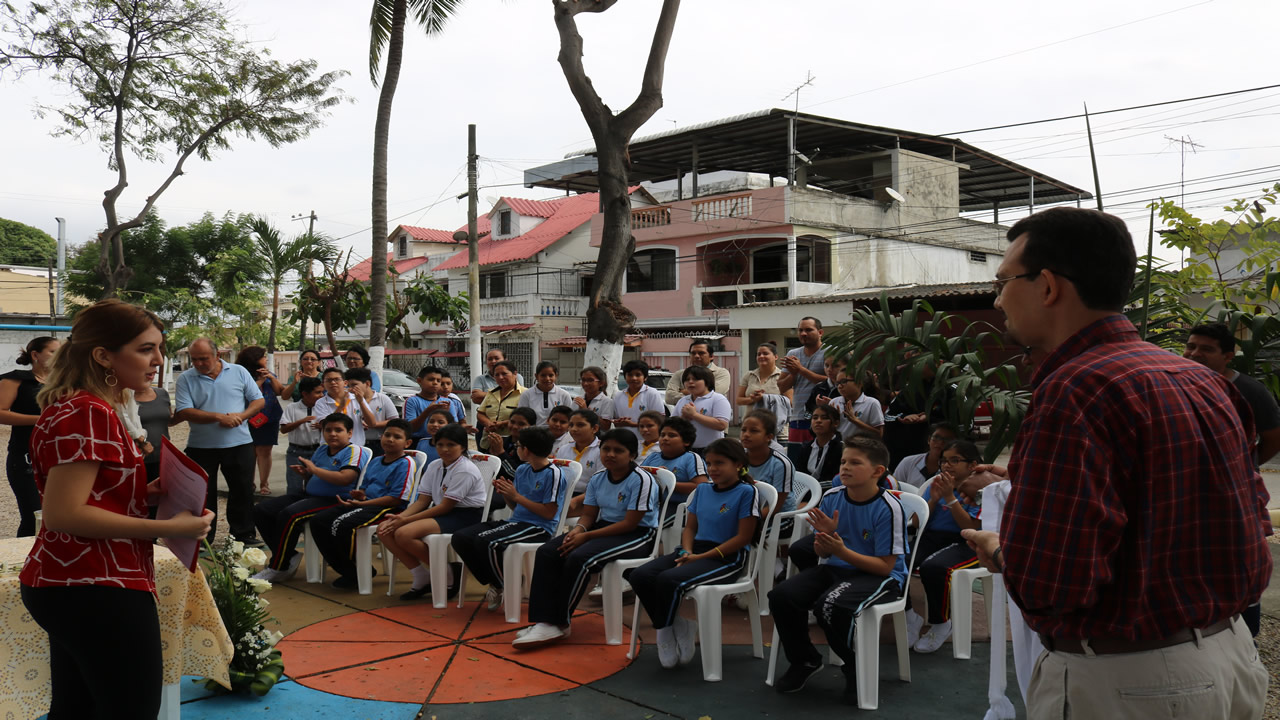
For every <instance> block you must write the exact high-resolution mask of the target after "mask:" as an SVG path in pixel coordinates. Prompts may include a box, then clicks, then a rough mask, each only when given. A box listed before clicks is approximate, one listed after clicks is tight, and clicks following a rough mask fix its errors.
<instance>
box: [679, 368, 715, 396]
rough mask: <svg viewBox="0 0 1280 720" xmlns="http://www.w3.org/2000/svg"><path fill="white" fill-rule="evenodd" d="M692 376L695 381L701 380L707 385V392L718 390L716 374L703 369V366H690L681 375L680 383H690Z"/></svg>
mask: <svg viewBox="0 0 1280 720" xmlns="http://www.w3.org/2000/svg"><path fill="white" fill-rule="evenodd" d="M690 376H692V377H693V379H694V380H701V381H703V382H705V383H706V384H707V390H709V391H711V392H714V391H715V389H716V374H715V373H713V372H711V371H710V370H708V369H707V368H704V367H702V366H701V365H690V366H689V367H687V368H685V369H684V372H682V373H680V382H682V383H683V382H688V381H689V378H690Z"/></svg>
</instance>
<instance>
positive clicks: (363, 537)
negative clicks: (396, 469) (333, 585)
mask: <svg viewBox="0 0 1280 720" xmlns="http://www.w3.org/2000/svg"><path fill="white" fill-rule="evenodd" d="M404 454H405V455H407V456H408V457H409V461H410V462H411V463H413V471H412V472H410V473H409V481H408V482H409V487H407V488H405V491H404V493H403V497H407V498H412V497H414V496H415V495H417V494H418V483H419V482H421V481H422V474H423V473H424V472H425V471H426V469H427V454H426V453H424V452H419V451H417V450H405V452H404ZM374 460H379V458H374V459H373V460H370V461H369V462H371V463H372V462H374ZM365 467H366V468H367V467H369V466H368V465H366V466H365ZM360 479H361V481H363V480H364V473H363V472H361V473H360ZM377 532H378V526H377V525H376V524H375V525H368V526H365V527H362V528H357V529H356V557H355V560H356V586H357V587H358V588H359V592H360V594H361V595H372V594H373V538H374V536H375V535H376V534H377ZM381 555H382V572H383V574H385V575H386V576H387V577H389V578H391V587H395V582H396V581H395V571H396V556H395V555H392V554H391V553H390V552H388V551H387V550H385V549H384V550H382V551H381ZM387 594H388V595H390V594H391V590H390V589H388V590H387Z"/></svg>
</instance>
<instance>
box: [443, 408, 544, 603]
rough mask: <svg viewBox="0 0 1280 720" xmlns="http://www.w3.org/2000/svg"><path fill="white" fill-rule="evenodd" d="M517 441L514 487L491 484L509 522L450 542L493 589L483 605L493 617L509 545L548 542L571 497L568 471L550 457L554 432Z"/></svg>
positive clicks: (526, 433)
mask: <svg viewBox="0 0 1280 720" xmlns="http://www.w3.org/2000/svg"><path fill="white" fill-rule="evenodd" d="M520 409H521V410H523V409H525V408H520ZM512 417H514V416H512ZM516 439H517V440H518V444H517V445H516V452H518V453H520V459H521V460H523V461H524V462H523V464H521V465H520V467H519V468H518V469H517V470H516V479H515V482H512V481H510V480H508V479H507V478H504V477H502V476H501V475H499V476H498V479H497V480H495V481H494V483H493V490H494V492H495V493H497V494H499V495H502V497H503V499H504V500H506V503H507V505H508V506H509V507H512V508H514V511H513V512H512V513H511V519H510V520H488V521H485V522H482V523H479V524H477V525H472V526H471V527H468V528H464V529H462V530H459V531H457V532H455V533H454V534H453V540H452V541H451V544H452V545H453V551H454V552H455V553H457V554H458V557H459V558H460V559H461V560H462V562H463V563H464V564H465V565H466V566H467V569H468V570H470V571H471V574H472V575H473V576H475V578H476V580H479V581H480V582H482V583H485V584H486V585H488V586H489V591H488V592H487V593H485V596H484V604H485V609H487V610H489V611H490V612H492V611H494V610H497V609H498V608H500V607H502V587H503V581H502V555H503V553H504V552H505V551H506V549H507V546H508V545H511V544H512V543H527V542H538V543H540V542H545V541H547V540H550V539H551V533H553V532H555V530H556V523H557V522H558V520H559V519H560V504H561V503H563V502H565V497H566V496H567V495H568V483H567V482H566V479H567V478H566V477H565V475H564V469H563V468H562V467H560V466H558V465H555V464H554V462H553V460H552V458H550V457H549V456H550V454H551V433H549V432H547V429H546V428H542V427H526V428H524V429H522V430H520V432H519V435H518V436H516Z"/></svg>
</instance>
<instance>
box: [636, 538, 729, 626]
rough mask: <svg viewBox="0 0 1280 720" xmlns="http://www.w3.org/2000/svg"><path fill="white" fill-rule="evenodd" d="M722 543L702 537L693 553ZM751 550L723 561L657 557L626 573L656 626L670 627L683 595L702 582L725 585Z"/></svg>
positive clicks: (678, 611)
mask: <svg viewBox="0 0 1280 720" xmlns="http://www.w3.org/2000/svg"><path fill="white" fill-rule="evenodd" d="M718 544H719V543H714V542H711V541H709V540H702V541H698V542H694V543H693V552H694V554H698V553H704V552H707V551H708V550H710V549H711V548H713V547H715V546H716V545H718ZM748 555H750V553H748V552H746V551H744V550H739V551H738V552H736V553H734V554H732V555H729V556H728V557H726V558H724V559H723V560H721V559H720V558H719V557H710V558H703V559H701V560H694V561H692V562H687V563H685V564H684V565H676V557H677V556H676V554H675V553H671V554H670V555H663V556H662V557H657V558H654V559H652V560H650V561H649V562H647V563H645V564H644V565H641V566H640V567H638V568H636V569H634V570H631V571H628V572H627V582H629V583H631V589H632V590H635V593H636V597H637V598H638V599H639V600H640V604H641V605H644V611H645V612H647V613H649V619H651V620H653V627H654V628H655V629H662V628H664V627H670V626H671V623H673V622H675V619H676V616H677V615H679V614H680V598H682V597H684V595H685V593H687V592H689V591H690V590H692V589H694V588H696V587H698V586H699V585H723V584H724V583H727V582H732V581H733V580H734V578H736V577H738V574H739V573H741V572H742V566H743V565H745V564H746V562H747V556H748Z"/></svg>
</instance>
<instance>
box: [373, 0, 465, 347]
mask: <svg viewBox="0 0 1280 720" xmlns="http://www.w3.org/2000/svg"><path fill="white" fill-rule="evenodd" d="M461 5H462V0H374V2H373V14H372V16H371V17H370V18H369V79H370V80H371V81H372V82H373V84H374V85H375V86H376V85H377V84H378V66H379V65H381V64H382V51H383V50H384V49H385V50H386V51H387V67H386V72H385V73H384V74H383V77H382V92H381V94H380V95H379V96H378V118H377V121H376V122H375V124H374V128H373V222H372V225H373V251H372V252H371V253H370V257H371V258H372V263H373V267H372V268H370V273H369V295H370V297H369V302H370V305H371V306H372V307H371V309H370V313H369V345H370V346H371V347H372V348H378V347H380V346H382V345H383V344H384V342H385V341H386V331H387V145H388V142H389V139H390V137H391V105H392V103H393V102H394V101H395V96H396V84H397V83H398V82H399V81H400V63H401V60H402V59H403V57H404V26H405V22H406V21H407V19H408V16H409V13H410V12H412V13H413V17H414V19H415V20H416V21H417V22H418V24H419V25H421V26H422V29H423V31H424V32H425V33H426V34H427V35H435V34H436V33H439V32H440V31H441V30H442V29H443V28H444V23H445V21H446V20H448V19H449V17H450V16H452V15H453V14H454V13H455V12H457V10H458V8H459V7H460V6H461ZM374 357H375V358H376V360H375V363H377V364H379V365H380V364H381V359H382V353H381V352H375V353H374ZM379 369H381V368H380V367H375V368H373V370H374V371H377V370H379Z"/></svg>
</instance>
